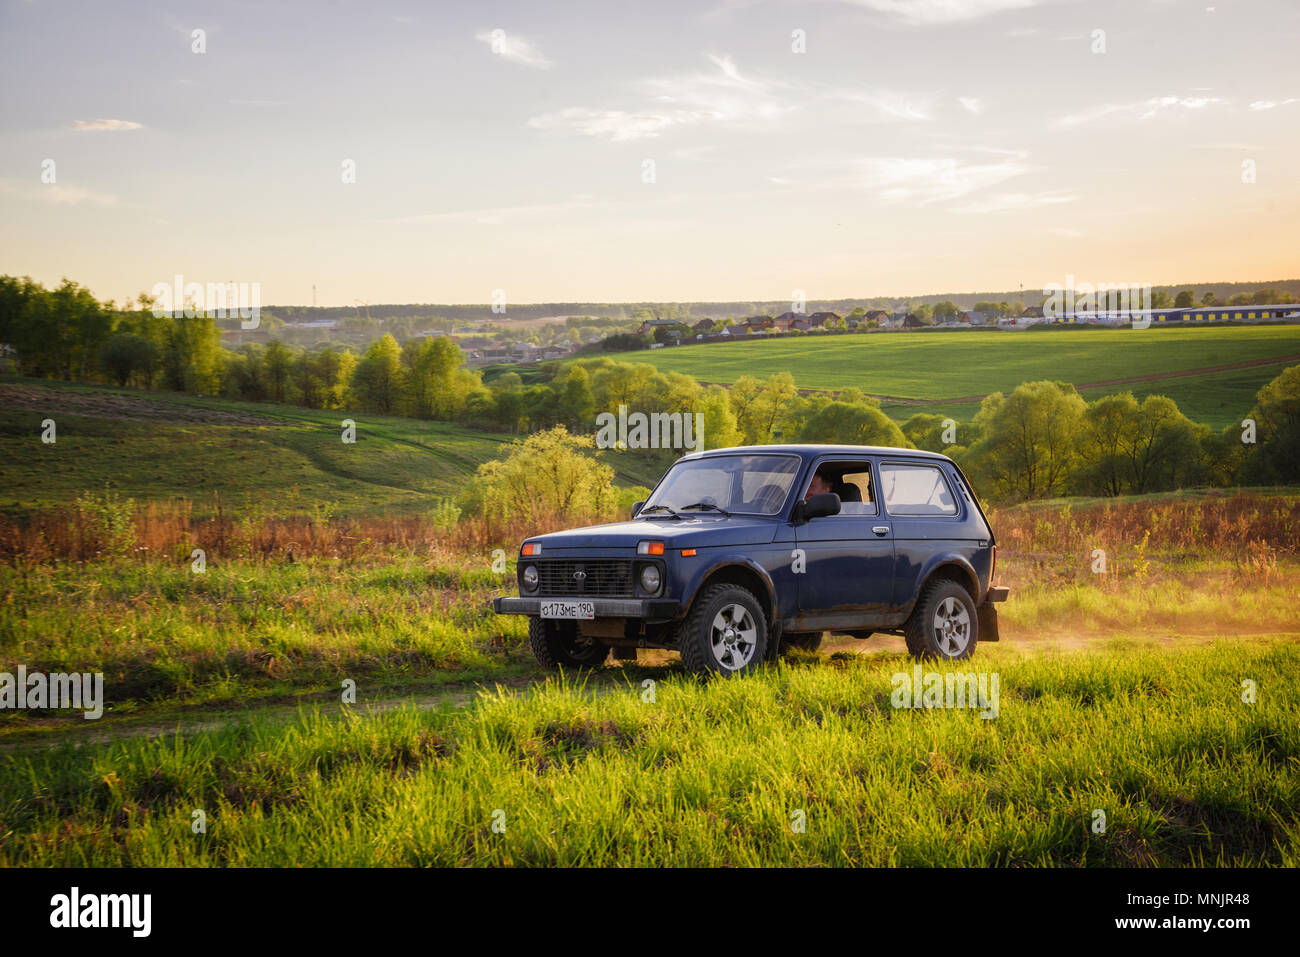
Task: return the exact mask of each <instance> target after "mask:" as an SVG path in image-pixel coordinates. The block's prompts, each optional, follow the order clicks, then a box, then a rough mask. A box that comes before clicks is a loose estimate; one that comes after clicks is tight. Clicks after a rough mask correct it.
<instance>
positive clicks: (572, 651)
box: [528, 618, 609, 671]
mask: <svg viewBox="0 0 1300 957" xmlns="http://www.w3.org/2000/svg"><path fill="white" fill-rule="evenodd" d="M528 644H529V645H530V646H531V647H532V649H533V657H534V658H536V659H537V663H538V664H539V665H541V666H542V667H543V668H549V669H551V670H552V671H554V670H556V669H558V668H599V667H600V666H601V665H603V664H604V663H605V658H606V657H608V655H609V647H608V646H607V645H605V644H604V643H603V642H601V640H600V639H599V638H584V637H583V636H582V635H581V634H579V633H578V624H577V622H573V621H555V620H552V619H547V618H529V619H528Z"/></svg>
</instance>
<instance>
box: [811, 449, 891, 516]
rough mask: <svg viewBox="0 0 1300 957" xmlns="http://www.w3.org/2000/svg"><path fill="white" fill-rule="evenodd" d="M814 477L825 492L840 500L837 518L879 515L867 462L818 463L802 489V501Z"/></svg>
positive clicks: (869, 467) (869, 466)
mask: <svg viewBox="0 0 1300 957" xmlns="http://www.w3.org/2000/svg"><path fill="white" fill-rule="evenodd" d="M818 476H820V478H821V479H822V481H823V482H824V483H825V485H826V486H828V489H827V490H828V491H831V492H834V493H835V494H836V495H838V496H839V497H840V515H876V514H878V513H879V507H878V506H877V505H876V494H875V488H874V487H873V485H872V481H871V463H870V462H847V461H846V462H835V461H831V462H822V463H821V464H820V465H818V466H817V468H816V470H815V471H814V473H813V476H812V477H810V478H809V481H808V485H806V486H805V487H804V491H803V497H804V498H807V497H808V492H809V489H810V487H811V485H812V481H813V478H815V477H818ZM819 487H820V486H819ZM832 517H833V516H832Z"/></svg>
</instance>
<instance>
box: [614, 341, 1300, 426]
mask: <svg viewBox="0 0 1300 957" xmlns="http://www.w3.org/2000/svg"><path fill="white" fill-rule="evenodd" d="M1297 353H1300V326H1241V327H1208V328H1199V329H1182V328H1179V329H1148V330H1141V331H1132V330H1107V329H1087V330H1060V331H1057V330H1051V331H1047V330H1045V331H1042V332H1033V331H1030V332H1019V333H1013V332H961V333H956V332H954V333H946V332H930V333H876V334H864V335H844V336H825V337H812V336H804V337H796V338H789V339H766V340H760V341H755V342H735V343H710V344H707V345H691V346H679V347H674V348H669V349H656V350H654V351H652V352H639V353H636V354H635V355H634V356H630V357H628V358H629V360H630V361H636V362H648V363H651V364H653V365H655V366H657V367H658V368H660V369H662V370H664V371H672V372H683V373H686V374H688V375H693V376H695V377H696V378H698V379H701V380H703V381H706V382H721V383H726V384H729V383H732V382H734V381H735V380H736V379H738V378H739V377H740V376H743V375H756V376H760V377H763V376H766V375H767V374H769V373H771V372H775V371H789V372H790V373H791V374H792V375H793V376H794V379H795V382H796V384H797V385H798V386H799V388H801V389H826V390H836V391H837V390H840V389H845V388H848V387H850V386H852V387H854V388H858V389H861V390H862V391H863V392H865V393H867V394H869V395H882V396H892V397H897V398H904V399H926V400H944V399H953V398H963V397H967V396H980V395H986V394H988V393H990V392H999V391H1001V392H1010V391H1011V390H1012V389H1014V388H1015V387H1016V386H1018V385H1020V384H1021V383H1022V382H1030V381H1034V380H1037V379H1062V380H1065V381H1067V382H1073V383H1075V384H1085V383H1089V382H1102V381H1109V380H1112V379H1122V378H1131V377H1134V376H1143V375H1150V374H1153V373H1161V372H1174V371H1182V370H1189V369H1201V368H1206V367H1209V366H1216V365H1224V364H1227V363H1231V362H1242V361H1248V360H1256V359H1266V358H1275V357H1279V356H1285V355H1293V354H1297ZM1284 368H1285V366H1284V365H1283V364H1280V363H1279V364H1276V365H1267V366H1258V367H1254V368H1250V369H1243V370H1235V371H1231V372H1226V373H1213V374H1208V375H1206V376H1205V377H1199V376H1197V377H1190V378H1179V379H1168V380H1156V381H1152V382H1148V383H1133V384H1130V385H1121V386H1109V387H1105V388H1101V389H1094V390H1087V391H1086V393H1085V394H1087V395H1088V396H1089V397H1090V398H1095V397H1096V396H1097V395H1102V394H1107V393H1113V392H1123V391H1130V390H1131V391H1133V392H1134V393H1135V394H1138V395H1145V394H1159V395H1169V396H1171V397H1173V398H1175V399H1176V400H1177V401H1178V402H1179V406H1180V407H1181V408H1183V409H1184V411H1185V412H1186V413H1187V414H1188V415H1189V416H1190V417H1191V418H1193V419H1195V420H1197V421H1201V422H1205V423H1206V424H1208V425H1212V426H1214V427H1216V428H1221V427H1222V426H1224V425H1227V424H1228V423H1229V422H1232V421H1240V419H1241V417H1242V416H1244V415H1245V414H1246V413H1247V412H1249V410H1250V408H1251V405H1252V404H1253V402H1254V398H1255V393H1256V392H1257V391H1258V390H1259V389H1260V387H1261V386H1263V385H1264V384H1265V383H1267V382H1269V381H1270V380H1272V379H1273V378H1275V377H1276V376H1277V375H1278V374H1279V373H1281V372H1282V370H1283V369H1284ZM977 408H978V403H967V404H962V403H951V402H943V403H940V404H936V405H934V406H916V405H909V404H903V403H887V404H886V405H885V411H886V412H887V413H888V414H889V415H891V416H892V417H894V418H896V419H906V418H907V417H908V416H909V415H911V414H913V413H915V412H939V413H942V414H945V415H952V416H953V417H954V418H956V419H958V420H959V421H969V420H970V418H971V417H972V416H973V415H974V413H975V411H976V409H977Z"/></svg>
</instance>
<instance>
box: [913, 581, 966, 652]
mask: <svg viewBox="0 0 1300 957" xmlns="http://www.w3.org/2000/svg"><path fill="white" fill-rule="evenodd" d="M950 600H951V601H952V602H955V603H956V604H955V605H953V604H949V601H950ZM954 611H957V612H958V614H957V615H956V616H955V617H956V618H960V613H959V612H960V611H964V612H965V633H966V642H965V644H964V645H961V644H960V642H959V641H958V640H957V639H956V638H955V637H953V636H952V635H951V634H949V635H948V636H945V634H944V632H943V630H942V628H941V627H940V626H939V625H938V624H937V622H936V617H937V616H941V615H944V616H945V617H947V615H946V613H950V612H954ZM903 637H904V639H905V640H906V642H907V651H908V653H909V654H910V655H911V656H912V657H913V658H918V659H923V660H927V659H928V660H932V661H933V660H938V661H961V660H963V659H965V658H969V657H970V656H971V655H973V654H974V653H975V642H976V641H978V640H979V616H978V615H977V614H976V613H975V600H974V599H973V598H971V596H970V592H968V591H967V590H966V589H965V588H963V587H962V586H961V585H959V584H957V583H956V582H955V581H950V580H949V579H946V578H936V579H933V580H931V581H929V582H927V583H926V585H925V587H924V588H923V589H921V597H920V598H918V599H917V601H916V607H915V608H914V609H912V617H911V618H909V619H907V624H906V625H904V626H903Z"/></svg>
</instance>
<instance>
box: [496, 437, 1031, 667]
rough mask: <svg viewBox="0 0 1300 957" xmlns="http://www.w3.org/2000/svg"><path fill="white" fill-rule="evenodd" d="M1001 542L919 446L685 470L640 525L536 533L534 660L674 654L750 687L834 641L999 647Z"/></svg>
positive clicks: (526, 584) (502, 606)
mask: <svg viewBox="0 0 1300 957" xmlns="http://www.w3.org/2000/svg"><path fill="white" fill-rule="evenodd" d="M996 564H997V545H996V543H995V540H994V537H993V530H992V529H991V528H990V527H989V523H988V520H987V519H986V518H985V517H984V513H983V511H982V510H981V509H980V506H979V503H978V502H977V501H976V499H975V495H974V493H973V492H972V491H971V488H970V486H969V484H968V483H967V482H966V478H965V476H964V475H962V472H961V470H960V469H959V468H958V467H957V465H956V464H955V463H954V462H953V461H952V460H951V459H949V458H947V457H946V456H943V455H938V454H935V453H933V452H921V451H917V450H915V449H893V448H876V447H860V446H828V445H788V446H749V447H745V448H732V449H716V450H713V451H709V452H700V453H696V454H693V455H687V456H685V457H683V458H681V459H679V460H678V461H677V462H676V463H674V464H673V466H672V467H671V468H670V469H669V470H668V471H667V472H666V473H665V474H664V477H663V478H662V479H661V480H660V481H659V484H658V485H656V486H655V489H654V491H653V492H652V493H651V494H650V497H649V498H648V499H647V500H646V501H644V502H638V503H637V504H636V505H635V506H633V509H632V520H631V521H627V522H617V523H614V524H609V525H595V526H591V527H588V528H577V529H572V530H570V531H563V532H554V533H552V534H549V535H539V536H537V537H535V538H529V539H528V540H526V541H525V542H524V543H523V544H522V545H521V547H520V549H519V561H518V568H517V577H518V583H519V595H518V597H502V598H497V599H495V600H494V602H493V607H494V609H495V610H496V611H497V613H498V614H516V615H527V616H529V621H528V637H529V642H530V644H531V646H532V650H533V653H534V654H535V655H536V656H537V660H538V661H539V662H541V664H543V665H544V666H547V667H550V668H558V667H566V668H572V667H591V666H596V665H599V664H601V663H603V662H604V661H605V659H606V657H607V656H608V655H609V653H610V651H611V649H612V650H613V652H614V655H615V657H616V658H620V659H625V660H626V659H635V658H636V654H637V651H636V650H637V649H638V648H670V649H675V650H677V651H678V652H680V654H681V657H682V661H683V663H684V664H685V666H686V667H687V669H688V670H690V671H693V672H718V673H723V674H740V673H745V672H748V671H751V670H753V669H754V668H756V667H757V666H758V665H759V664H760V663H761V662H763V661H764V660H772V659H774V658H775V657H777V656H778V655H779V654H781V653H782V652H783V651H784V650H785V649H787V648H789V647H799V648H804V649H808V650H814V651H815V650H816V649H817V647H818V646H819V645H820V644H821V640H822V635H823V634H824V633H825V632H834V633H839V634H848V635H851V636H853V637H856V638H868V637H870V636H871V635H872V634H875V633H882V632H883V633H889V634H898V635H902V636H903V637H904V638H905V639H906V642H907V648H908V651H909V652H911V654H913V655H914V656H916V657H918V658H936V659H961V658H968V657H970V655H971V654H972V653H973V652H974V650H975V643H976V642H978V641H997V640H998V623H997V611H996V608H995V603H996V602H1001V601H1005V600H1006V598H1007V594H1008V589H1006V588H1003V587H998V586H995V585H993V576H994V571H995V568H996Z"/></svg>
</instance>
